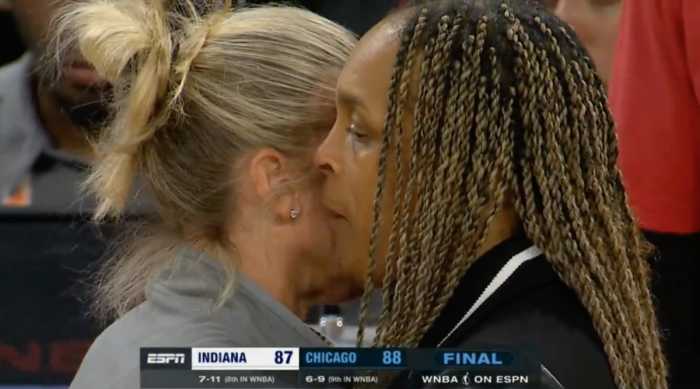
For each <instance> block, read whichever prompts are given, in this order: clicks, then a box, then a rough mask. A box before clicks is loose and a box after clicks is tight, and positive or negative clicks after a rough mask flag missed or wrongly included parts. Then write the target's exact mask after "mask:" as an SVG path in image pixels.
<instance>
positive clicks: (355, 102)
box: [337, 88, 369, 113]
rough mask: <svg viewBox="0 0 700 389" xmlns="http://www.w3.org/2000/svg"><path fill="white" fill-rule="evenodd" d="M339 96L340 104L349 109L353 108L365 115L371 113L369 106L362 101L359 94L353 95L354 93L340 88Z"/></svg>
mask: <svg viewBox="0 0 700 389" xmlns="http://www.w3.org/2000/svg"><path fill="white" fill-rule="evenodd" d="M337 96H338V103H339V104H342V105H345V106H348V107H353V108H355V109H360V110H362V111H364V112H365V113H366V112H369V110H368V109H367V105H366V104H365V103H364V101H362V99H361V98H360V97H359V96H358V95H357V93H353V92H352V91H349V90H346V89H340V88H339V89H338V91H337Z"/></svg>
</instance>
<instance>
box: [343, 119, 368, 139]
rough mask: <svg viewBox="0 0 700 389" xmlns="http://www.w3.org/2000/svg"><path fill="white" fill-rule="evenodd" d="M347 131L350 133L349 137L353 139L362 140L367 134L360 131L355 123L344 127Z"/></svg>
mask: <svg viewBox="0 0 700 389" xmlns="http://www.w3.org/2000/svg"><path fill="white" fill-rule="evenodd" d="M346 131H347V133H348V134H349V135H350V137H352V138H353V140H357V141H360V142H362V141H364V140H366V139H367V138H368V135H367V133H366V132H364V131H362V130H361V129H360V128H359V127H358V126H357V125H356V124H354V123H353V124H350V126H349V127H348V128H347V129H346Z"/></svg>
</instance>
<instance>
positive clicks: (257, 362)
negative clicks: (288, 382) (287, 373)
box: [192, 347, 299, 371]
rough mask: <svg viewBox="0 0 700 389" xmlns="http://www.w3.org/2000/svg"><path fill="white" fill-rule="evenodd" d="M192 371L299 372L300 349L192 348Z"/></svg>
mask: <svg viewBox="0 0 700 389" xmlns="http://www.w3.org/2000/svg"><path fill="white" fill-rule="evenodd" d="M192 370H232V371H234V370H299V348H293V347H290V348H279V347H236V348H228V347H227V348H224V347H222V348H192Z"/></svg>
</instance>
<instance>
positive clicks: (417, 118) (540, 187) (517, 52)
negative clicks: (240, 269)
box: [360, 0, 667, 389]
mask: <svg viewBox="0 0 700 389" xmlns="http://www.w3.org/2000/svg"><path fill="white" fill-rule="evenodd" d="M406 14H407V15H408V16H407V17H406V19H407V20H406V22H405V26H404V30H403V31H402V37H401V43H400V49H399V53H398V56H397V60H396V65H395V68H394V75H393V78H392V82H391V87H390V91H389V110H388V113H387V117H386V125H385V131H384V140H383V148H382V152H381V156H380V163H379V182H380V184H379V186H378V189H377V192H376V196H375V221H374V226H373V229H372V236H371V244H370V247H371V249H370V269H369V273H368V274H369V275H371V274H373V272H374V267H375V266H376V263H377V262H378V261H377V260H376V258H375V255H376V253H375V252H376V245H377V241H378V232H377V231H378V229H379V227H378V226H379V224H380V220H379V209H378V207H379V204H380V203H381V200H382V197H383V196H385V195H392V196H394V209H393V210H392V213H393V224H392V228H391V232H390V236H389V251H388V254H387V258H386V273H385V277H384V283H383V285H384V290H383V301H384V309H383V312H382V314H381V317H380V321H379V326H378V330H377V337H376V339H375V345H377V346H407V347H412V346H416V345H418V344H419V342H420V340H421V338H422V337H423V336H424V335H425V333H426V332H427V330H428V329H429V327H430V326H431V325H432V323H433V322H434V321H435V320H436V319H437V317H438V315H439V314H440V313H441V311H442V309H443V308H444V307H445V305H446V304H447V302H448V300H449V299H450V297H451V296H452V294H453V291H454V290H455V288H456V287H457V285H458V283H459V281H460V280H461V278H462V277H463V276H464V274H465V273H466V271H467V270H468V269H469V268H470V266H471V265H472V264H473V263H474V261H476V260H477V254H476V253H477V250H478V249H479V248H480V247H481V245H482V244H483V242H484V240H485V236H486V232H487V230H488V229H489V226H490V225H491V222H492V220H493V219H494V217H495V215H496V214H497V213H498V212H499V211H500V210H501V209H502V208H503V207H504V205H507V204H506V202H507V201H509V200H508V199H510V198H512V202H513V203H514V204H513V206H514V207H515V210H516V212H517V214H518V216H519V218H520V220H521V221H522V224H523V228H524V230H525V233H526V234H527V236H528V237H529V239H530V240H532V241H533V242H534V243H535V244H536V245H537V246H539V247H540V248H541V249H542V250H543V251H544V252H545V254H546V257H547V259H548V260H549V262H550V263H551V265H552V267H553V268H554V270H555V271H556V272H557V274H558V275H559V277H560V278H561V280H562V281H563V282H564V283H566V285H568V286H569V287H570V288H571V289H572V290H574V291H575V292H576V294H577V295H578V297H579V299H580V301H581V303H582V304H583V306H584V307H585V308H586V310H587V311H588V312H589V314H590V317H591V320H592V324H593V327H594V328H595V330H596V332H597V334H598V336H599V337H600V339H601V341H602V343H603V347H604V349H605V352H606V354H607V356H608V361H609V364H610V368H611V371H612V373H613V375H614V378H615V382H616V383H617V385H618V387H620V388H625V389H626V388H655V389H656V388H666V387H667V383H666V365H665V360H664V357H663V354H662V351H661V345H660V336H659V330H658V326H657V321H656V316H655V313H654V307H653V302H652V297H651V294H650V292H649V284H650V273H649V269H648V265H647V262H646V258H647V256H648V255H649V253H650V249H649V245H648V244H647V243H646V242H645V240H644V239H643V237H642V235H641V233H640V231H639V230H638V228H637V227H636V226H635V221H634V218H633V216H632V214H631V211H630V209H629V207H628V205H627V201H626V197H625V194H624V190H623V187H622V183H621V178H620V174H619V172H618V169H617V167H616V160H617V153H618V150H617V144H616V137H615V133H614V125H613V121H612V118H611V115H610V112H609V111H608V109H607V100H606V97H605V91H604V88H603V85H602V82H601V81H600V79H599V78H598V76H597V75H596V73H595V70H594V67H593V65H592V64H591V62H590V60H589V59H588V57H587V55H586V53H585V51H584V50H583V49H582V48H581V45H580V43H579V42H578V41H577V40H576V38H575V37H574V34H573V33H572V32H571V30H570V29H569V28H568V27H566V26H565V25H563V24H562V23H561V22H560V21H559V20H558V19H556V18H554V17H553V16H551V15H550V14H548V13H547V12H546V11H545V10H544V9H543V8H542V6H540V5H538V4H536V3H535V2H531V1H524V0H517V1H516V0H504V1H503V2H502V3H499V2H493V1H485V0H474V1H466V2H465V1H457V0H440V1H433V2H430V3H429V4H427V5H425V6H420V5H417V6H415V7H414V8H413V9H412V10H410V11H407V12H406ZM414 72H419V77H418V79H419V80H420V81H419V83H418V85H413V84H412V81H411V80H412V77H411V75H412V74H413V73H414ZM414 83H415V82H414ZM409 110H412V112H413V113H414V118H413V130H412V131H410V133H409V131H406V129H404V128H402V125H401V123H402V121H401V119H402V117H404V114H405V112H407V111H409ZM405 136H410V137H411V139H410V143H409V142H401V138H403V137H405ZM409 144H410V146H409ZM402 161H403V162H402ZM406 162H408V163H406ZM388 169H393V170H395V171H396V183H395V184H396V185H395V187H396V188H397V189H396V192H395V193H392V194H386V193H384V190H383V188H384V185H386V182H385V181H386V176H387V175H386V172H387V171H388ZM456 237H458V239H455V238H456ZM369 275H368V283H367V285H368V288H367V290H366V291H365V292H366V294H365V300H366V298H367V297H368V296H369V293H370V291H371V284H372V282H371V279H370V277H371V276H369ZM362 313H363V314H364V313H365V309H363V310H362ZM407 318H410V320H407ZM363 323H364V319H363V320H361V324H363ZM361 327H362V325H361ZM360 334H362V329H361V330H360Z"/></svg>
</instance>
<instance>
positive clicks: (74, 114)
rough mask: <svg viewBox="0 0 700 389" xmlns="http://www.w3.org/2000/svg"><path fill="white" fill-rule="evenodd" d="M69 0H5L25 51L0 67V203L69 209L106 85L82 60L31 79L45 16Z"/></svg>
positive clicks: (101, 114) (41, 49) (102, 112)
mask: <svg viewBox="0 0 700 389" xmlns="http://www.w3.org/2000/svg"><path fill="white" fill-rule="evenodd" d="M70 2H71V1H67V0H59V1H46V0H13V1H12V0H11V1H10V2H9V6H10V7H11V10H12V12H13V13H14V16H15V20H16V22H17V26H18V28H19V30H20V32H21V36H22V38H23V40H24V43H25V45H26V47H27V48H28V51H27V53H26V54H25V55H24V56H22V57H21V58H20V59H19V60H17V61H15V62H14V63H11V64H8V65H5V66H4V67H2V68H0V206H13V207H25V206H30V205H32V206H38V207H42V208H44V209H46V210H49V211H51V210H57V209H59V208H66V207H70V206H75V204H74V203H75V202H76V199H77V198H78V197H79V182H80V180H81V178H82V170H83V168H84V165H85V163H87V162H88V161H89V160H90V159H92V157H93V150H92V148H91V147H90V144H89V137H90V136H93V135H96V134H97V133H98V131H99V128H100V124H101V123H102V121H103V120H104V118H105V117H106V116H107V108H106V105H105V101H104V98H103V97H104V96H105V94H107V93H108V92H109V85H108V84H107V83H105V82H104V81H103V80H101V79H100V78H99V77H97V75H96V73H95V71H94V70H93V69H92V68H91V67H90V66H89V65H87V64H85V63H84V61H82V60H81V59H80V58H71V59H70V62H67V63H65V64H62V66H64V67H65V68H64V69H63V72H62V73H61V74H62V77H61V79H59V80H56V82H55V83H52V84H46V83H42V82H40V81H39V78H38V77H37V74H38V73H37V72H36V71H35V70H36V68H37V64H38V63H39V61H40V59H41V58H42V57H43V56H44V55H45V52H46V42H47V40H46V39H45V38H46V37H47V33H48V27H49V20H50V19H51V17H52V15H53V14H54V13H55V12H56V10H57V9H58V8H59V7H61V6H63V5H65V4H67V3H70Z"/></svg>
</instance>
